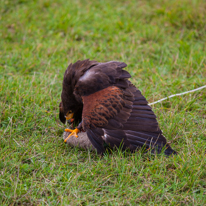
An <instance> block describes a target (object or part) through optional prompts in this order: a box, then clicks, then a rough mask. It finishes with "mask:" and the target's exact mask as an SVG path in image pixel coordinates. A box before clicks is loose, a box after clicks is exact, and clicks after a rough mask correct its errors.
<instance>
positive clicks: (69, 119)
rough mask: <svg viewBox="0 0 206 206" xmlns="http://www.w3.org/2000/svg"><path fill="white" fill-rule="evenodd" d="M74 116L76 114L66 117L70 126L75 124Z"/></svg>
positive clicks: (68, 114)
mask: <svg viewBox="0 0 206 206" xmlns="http://www.w3.org/2000/svg"><path fill="white" fill-rule="evenodd" d="M73 116H74V113H67V115H66V120H67V122H68V123H69V124H71V123H72V122H74V118H73Z"/></svg>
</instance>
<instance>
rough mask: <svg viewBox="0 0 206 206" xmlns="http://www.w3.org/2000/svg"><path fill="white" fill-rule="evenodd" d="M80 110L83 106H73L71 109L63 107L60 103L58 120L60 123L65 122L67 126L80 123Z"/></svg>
mask: <svg viewBox="0 0 206 206" xmlns="http://www.w3.org/2000/svg"><path fill="white" fill-rule="evenodd" d="M82 109H83V105H75V106H71V107H66V108H64V107H63V103H62V102H60V104H59V119H60V121H61V122H62V123H63V124H65V123H66V121H67V123H69V124H72V123H73V122H74V121H75V122H80V121H81V119H82Z"/></svg>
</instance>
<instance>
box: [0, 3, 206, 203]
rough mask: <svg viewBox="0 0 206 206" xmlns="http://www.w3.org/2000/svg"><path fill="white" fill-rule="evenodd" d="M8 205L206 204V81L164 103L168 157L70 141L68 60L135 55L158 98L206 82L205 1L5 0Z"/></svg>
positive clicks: (150, 93)
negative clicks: (63, 103) (62, 105)
mask: <svg viewBox="0 0 206 206" xmlns="http://www.w3.org/2000/svg"><path fill="white" fill-rule="evenodd" d="M0 10H1V12H0V21H1V22H0V134H1V135H0V205H175V206H176V205H205V204H206V152H205V151H206V89H202V90H199V91H197V92H194V93H190V94H186V95H184V96H179V97H174V98H172V99H170V100H167V101H164V102H162V103H158V104H155V105H154V106H153V109H154V111H155V114H156V115H157V117H158V121H159V123H160V127H161V129H162V130H163V132H164V134H165V136H166V137H167V139H168V141H169V142H170V143H171V146H172V148H173V149H174V150H176V151H177V152H178V153H179V154H178V155H177V156H174V157H170V158H166V157H165V156H164V155H160V156H151V155H150V154H142V153H141V152H140V151H139V152H136V153H134V154H130V153H126V154H125V153H122V152H121V151H114V152H113V154H106V155H105V156H104V157H102V158H101V157H100V156H98V155H97V154H96V153H95V152H90V151H85V150H82V149H78V148H71V147H68V146H67V145H65V144H64V142H63V140H62V133H63V131H64V128H65V126H64V125H62V124H61V123H60V121H59V119H58V104H59V102H60V94H61V89H62V80H63V74H64V71H65V70H66V68H67V65H68V63H70V62H75V61H77V60H78V59H81V60H82V59H86V58H90V59H91V60H97V61H100V62H101V61H103V62H105V61H110V60H118V61H124V62H126V63H127V64H128V67H127V68H126V69H127V71H129V72H130V73H131V75H132V79H131V81H132V82H133V83H134V84H135V85H136V86H137V87H138V88H139V89H140V90H141V91H142V93H143V94H144V95H145V97H146V98H147V100H148V101H149V102H153V101H156V100H159V99H161V98H163V97H166V96H169V95H171V94H175V93H180V92H184V91H187V90H192V89H195V88H197V87H200V86H203V85H206V1H205V0H170V1H166V0H156V1H152V0H141V1H137V0H133V1H123V0H104V1H103V0H100V1H94V0H91V1H86V0H76V1H72V0H39V1H38V0H30V1H29V0H28V1H27V0H13V1H11V0H1V3H0Z"/></svg>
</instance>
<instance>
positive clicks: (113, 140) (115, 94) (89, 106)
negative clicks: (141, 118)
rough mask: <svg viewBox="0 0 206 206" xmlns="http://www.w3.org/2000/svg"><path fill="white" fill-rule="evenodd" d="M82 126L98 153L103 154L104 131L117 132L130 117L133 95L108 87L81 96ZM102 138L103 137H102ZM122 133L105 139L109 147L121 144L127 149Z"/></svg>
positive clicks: (114, 87)
mask: <svg viewBox="0 0 206 206" xmlns="http://www.w3.org/2000/svg"><path fill="white" fill-rule="evenodd" d="M82 99H83V104H84V107H83V113H82V126H83V129H84V130H86V132H87V135H88V137H89V139H90V141H91V142H92V144H93V145H94V146H95V147H96V148H97V151H98V153H102V152H104V148H103V138H105V137H106V136H104V135H106V133H105V131H104V130H108V131H111V130H119V131H121V130H122V128H123V127H124V125H123V124H124V123H126V122H127V120H128V118H129V117H130V114H131V111H132V108H131V105H132V100H134V98H133V95H132V94H131V93H129V92H127V91H126V90H125V91H124V90H122V89H120V88H118V87H116V86H110V87H107V88H105V89H103V90H100V91H98V92H95V93H93V94H91V95H88V96H83V98H82ZM103 136H104V137H103ZM124 137H125V135H123V133H122V134H121V135H120V136H119V137H112V136H111V137H110V138H105V140H106V143H108V144H110V146H117V147H118V146H119V145H120V144H121V142H123V143H124V146H125V147H129V142H128V141H127V140H126V138H124Z"/></svg>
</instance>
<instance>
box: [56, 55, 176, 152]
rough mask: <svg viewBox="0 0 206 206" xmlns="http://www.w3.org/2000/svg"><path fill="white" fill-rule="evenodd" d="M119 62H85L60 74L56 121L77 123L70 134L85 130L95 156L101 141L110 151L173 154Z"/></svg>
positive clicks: (142, 98) (148, 108) (151, 112)
mask: <svg viewBox="0 0 206 206" xmlns="http://www.w3.org/2000/svg"><path fill="white" fill-rule="evenodd" d="M126 66H127V65H126V64H125V63H123V62H117V61H110V62H105V63H99V62H96V61H90V60H89V59H86V60H83V61H80V60H79V61H77V62H76V63H74V64H70V65H69V66H68V68H67V69H66V71H65V73H64V78H63V89H62V94H61V100H62V101H61V103H60V105H59V118H60V120H61V122H62V123H66V121H68V122H69V123H72V122H73V121H76V122H80V123H79V125H78V126H77V127H76V128H75V129H74V130H71V129H65V131H67V132H71V134H70V135H69V136H68V137H67V138H66V139H65V142H66V141H67V139H68V138H69V137H70V136H71V135H74V136H76V137H78V132H80V131H85V132H86V133H87V136H88V138H89V140H90V141H91V143H92V145H93V146H94V147H95V148H96V150H97V152H98V153H99V154H103V153H104V151H105V148H104V142H105V143H106V144H108V145H109V146H110V147H111V148H113V147H119V146H120V145H122V149H123V150H124V149H127V148H128V149H130V150H131V151H135V150H136V149H138V148H139V147H143V146H144V147H145V149H147V150H150V151H151V152H152V153H160V152H161V151H162V149H164V153H165V154H166V155H171V154H176V152H175V151H174V150H173V149H172V148H171V147H170V145H169V144H168V143H167V140H166V138H165V137H164V136H163V134H162V131H161V130H160V128H159V125H158V122H157V120H156V116H155V114H154V112H153V111H152V108H151V107H150V106H149V105H148V102H147V100H146V99H145V97H144V96H143V95H142V94H141V92H140V91H139V90H138V89H137V88H136V87H135V86H134V85H133V84H132V83H131V82H130V81H129V80H128V79H129V78H130V77H131V75H130V74H129V73H128V72H127V71H125V70H123V68H125V67H126Z"/></svg>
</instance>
